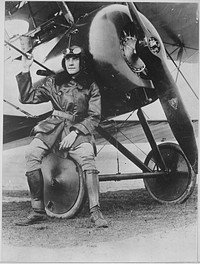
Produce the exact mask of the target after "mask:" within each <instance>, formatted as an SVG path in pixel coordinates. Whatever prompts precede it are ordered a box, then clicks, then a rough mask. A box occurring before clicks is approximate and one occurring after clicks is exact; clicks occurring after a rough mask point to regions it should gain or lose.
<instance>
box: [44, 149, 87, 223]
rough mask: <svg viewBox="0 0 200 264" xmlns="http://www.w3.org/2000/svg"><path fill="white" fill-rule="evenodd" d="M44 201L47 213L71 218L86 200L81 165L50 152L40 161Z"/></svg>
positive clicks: (52, 215)
mask: <svg viewBox="0 0 200 264" xmlns="http://www.w3.org/2000/svg"><path fill="white" fill-rule="evenodd" d="M42 173H43V176H44V203H45V209H46V212H47V215H49V216H51V217H57V218H73V217H74V216H75V215H77V214H78V213H79V212H80V210H81V209H82V207H83V205H84V203H85V200H86V195H85V194H86V191H85V182H84V177H83V171H82V169H81V166H80V165H79V164H78V163H77V162H76V161H74V160H72V159H69V158H67V159H63V158H61V157H58V156H56V155H55V154H53V153H51V154H49V155H48V156H47V157H46V158H44V159H43V162H42Z"/></svg>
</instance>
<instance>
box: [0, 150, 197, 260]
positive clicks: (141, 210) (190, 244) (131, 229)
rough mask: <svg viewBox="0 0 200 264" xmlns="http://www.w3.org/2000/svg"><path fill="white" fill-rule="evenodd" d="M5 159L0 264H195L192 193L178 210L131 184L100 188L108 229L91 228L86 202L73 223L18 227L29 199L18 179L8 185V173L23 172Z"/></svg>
mask: <svg viewBox="0 0 200 264" xmlns="http://www.w3.org/2000/svg"><path fill="white" fill-rule="evenodd" d="M5 157H6V162H4V164H5V166H4V173H6V172H8V171H9V170H8V168H9V169H10V171H9V174H8V173H7V178H6V180H5V178H4V180H3V197H2V198H3V203H2V252H1V253H2V254H1V255H2V257H1V259H2V261H5V262H19V263H23V262H51V263H56V262H65V263H68V262H78V263H80V262H86V263H88V262H197V259H198V250H197V249H198V248H197V246H198V243H197V242H198V241H197V239H198V238H197V216H198V214H197V213H198V210H197V198H198V195H197V194H198V187H196V189H195V191H194V192H193V194H192V196H191V197H190V198H189V199H188V200H187V201H186V202H185V203H183V204H177V205H161V204H159V203H157V202H156V201H155V200H154V199H153V198H151V196H150V195H149V194H148V192H147V191H146V190H145V188H144V186H143V185H141V183H137V180H135V184H133V183H131V184H133V185H134V188H132V186H131V184H130V181H123V183H121V182H120V183H115V182H108V183H101V194H100V200H101V208H102V212H103V214H104V216H105V218H106V219H107V220H108V223H109V228H106V229H96V228H94V227H92V226H91V224H90V222H89V220H88V219H89V213H88V203H87V202H86V204H85V206H84V208H83V210H82V211H81V213H80V214H79V215H78V216H77V217H76V218H74V219H68V220H67V219H56V218H49V220H48V221H46V222H43V223H40V224H36V225H33V226H27V227H20V226H16V225H15V222H17V221H19V220H20V219H22V218H24V217H26V216H27V214H28V213H29V211H30V198H29V193H28V190H27V189H26V187H24V186H25V185H23V184H24V182H25V180H24V178H22V177H21V178H20V176H19V175H18V178H16V179H17V181H16V179H15V183H16V185H15V188H14V185H13V182H14V180H13V175H14V176H16V174H14V173H13V171H14V170H15V171H17V172H18V173H19V171H20V170H23V169H22V168H20V167H19V166H18V167H17V164H20V163H19V160H12V159H13V156H12V155H11V152H10V153H8V152H7V153H6V156H5ZM10 159H11V160H12V162H13V163H12V162H11V160H10ZM19 159H20V158H19ZM110 162H111V160H110ZM13 165H14V167H15V169H14V168H13ZM104 165H105V164H104ZM6 166H7V167H6ZM6 168H7V169H6ZM16 168H17V169H18V170H16ZM11 171H12V173H10V172H11ZM20 181H21V183H20ZM137 184H138V185H137ZM22 185H23V186H22ZM11 186H12V188H11ZM16 186H17V188H16Z"/></svg>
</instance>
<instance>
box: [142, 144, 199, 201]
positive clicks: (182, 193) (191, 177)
mask: <svg viewBox="0 0 200 264" xmlns="http://www.w3.org/2000/svg"><path fill="white" fill-rule="evenodd" d="M158 147H159V150H160V152H161V154H162V156H163V159H164V161H165V163H166V166H167V168H168V169H170V170H172V172H170V174H169V176H161V177H162V178H161V177H159V178H146V179H145V178H144V179H143V181H144V185H145V188H146V189H147V191H148V192H149V194H150V195H151V196H152V197H153V198H154V199H155V200H156V201H158V202H159V203H162V204H180V203H183V202H185V201H186V200H187V199H188V198H189V197H190V196H191V194H192V193H193V191H194V188H195V185H196V174H195V172H194V171H193V170H192V167H191V165H190V164H189V162H188V160H187V158H186V157H185V155H184V153H183V151H182V150H181V148H180V146H179V145H178V144H175V143H162V144H160V145H159V146H158ZM174 154H176V155H174ZM152 155H153V153H152V151H150V152H149V154H148V155H147V157H146V159H145V162H144V163H145V164H146V165H147V166H148V167H149V168H151V169H152V170H154V171H159V169H158V168H155V163H154V162H153V157H152ZM172 155H173V156H172ZM173 157H175V158H177V157H179V159H178V160H177V164H175V163H174V161H175V159H174V158H173ZM172 159H173V162H170V161H172ZM179 161H180V162H181V163H180V162H179ZM178 162H179V163H178ZM153 164H154V166H153ZM174 165H175V166H174ZM178 166H181V168H180V169H184V170H185V171H184V175H183V176H185V177H186V180H184V178H183V177H179V176H180V174H181V172H179V174H176V173H175V171H173V170H174V168H175V169H177V170H178V169H179V167H178ZM177 170H176V171H177ZM175 176H176V177H175ZM166 177H168V178H166ZM170 180H171V182H170ZM183 180H184V181H183ZM181 183H182V184H183V185H184V186H180V184H181ZM176 186H177V187H178V188H176ZM167 187H168V188H167ZM174 187H175V188H176V189H174ZM180 188H182V190H180ZM168 189H169V193H170V195H171V196H172V197H168V198H167V194H168V193H167V192H168ZM171 191H174V192H173V193H172V194H171Z"/></svg>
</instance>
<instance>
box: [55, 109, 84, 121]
mask: <svg viewBox="0 0 200 264" xmlns="http://www.w3.org/2000/svg"><path fill="white" fill-rule="evenodd" d="M52 115H53V116H59V117H62V118H65V119H67V120H69V121H72V122H81V121H82V120H83V119H84V117H83V116H81V115H75V114H70V113H66V112H62V111H59V110H54V111H53V113H52Z"/></svg>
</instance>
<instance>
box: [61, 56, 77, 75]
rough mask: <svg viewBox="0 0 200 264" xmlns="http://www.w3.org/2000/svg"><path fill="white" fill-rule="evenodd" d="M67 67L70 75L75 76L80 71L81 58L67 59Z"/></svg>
mask: <svg viewBox="0 0 200 264" xmlns="http://www.w3.org/2000/svg"><path fill="white" fill-rule="evenodd" d="M65 65H66V69H67V71H68V73H69V74H75V73H77V72H79V71H80V58H79V57H67V58H66V59H65Z"/></svg>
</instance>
